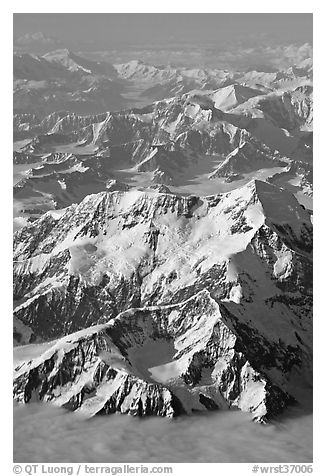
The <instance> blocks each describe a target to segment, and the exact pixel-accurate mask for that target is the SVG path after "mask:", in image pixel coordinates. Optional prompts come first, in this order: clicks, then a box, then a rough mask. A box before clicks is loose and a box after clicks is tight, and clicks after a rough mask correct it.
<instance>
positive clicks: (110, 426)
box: [14, 403, 312, 463]
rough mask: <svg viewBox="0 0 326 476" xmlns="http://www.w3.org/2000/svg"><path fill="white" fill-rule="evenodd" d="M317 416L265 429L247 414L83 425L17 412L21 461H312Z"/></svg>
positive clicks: (53, 413)
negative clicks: (312, 445) (252, 420)
mask: <svg viewBox="0 0 326 476" xmlns="http://www.w3.org/2000/svg"><path fill="white" fill-rule="evenodd" d="M311 441H312V416H311V415H308V416H300V415H296V413H293V411H292V414H289V417H288V418H286V419H283V420H282V422H281V423H278V424H276V425H258V424H255V423H252V422H251V421H250V417H249V416H248V415H246V414H242V413H240V412H231V413H230V412H227V413H225V412H217V413H214V414H209V415H207V414H205V415H202V416H199V415H196V416H195V417H186V418H179V419H176V420H172V421H170V420H167V419H161V418H148V419H135V418H133V417H130V416H118V415H112V416H103V417H96V418H93V419H91V420H84V419H82V418H80V417H77V415H76V414H72V413H67V412H66V411H64V410H62V409H60V408H55V407H52V406H47V405H41V404H37V403H32V404H29V405H26V406H15V407H14V461H15V462H22V461H23V462H26V463H27V462H28V463H33V462H34V463H35V462H38V463H47V462H52V463H54V462H67V463H73V462H76V463H77V462H89V463H95V462H97V463H101V462H110V463H116V462H122V463H124V462H145V463H146V462H148V463H149V462H162V463H167V462H203V463H208V462H215V463H223V462H224V463H227V462H240V463H246V462H266V461H268V462H292V461H295V462H297V463H299V462H309V461H311V460H312V448H311Z"/></svg>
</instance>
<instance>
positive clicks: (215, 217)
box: [14, 181, 312, 414]
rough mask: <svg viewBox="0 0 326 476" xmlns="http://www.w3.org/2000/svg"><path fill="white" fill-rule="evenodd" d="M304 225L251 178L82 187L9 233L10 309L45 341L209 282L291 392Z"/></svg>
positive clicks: (302, 298)
mask: <svg viewBox="0 0 326 476" xmlns="http://www.w3.org/2000/svg"><path fill="white" fill-rule="evenodd" d="M311 232H312V226H311V222H310V217H309V214H308V213H307V212H306V211H305V210H304V209H303V208H302V206H300V205H299V204H298V202H297V201H296V199H295V198H294V197H293V195H291V194H290V193H288V192H286V191H285V190H281V189H279V188H277V187H274V186H272V185H268V184H267V183H264V182H259V181H253V182H251V183H250V184H248V185H246V186H245V187H243V188H241V189H236V190H234V191H232V192H229V193H227V194H221V195H218V196H212V197H206V198H203V197H201V198H199V197H188V198H186V197H178V196H175V195H171V194H164V193H162V194H161V193H157V192H154V191H152V192H149V191H148V192H136V191H127V192H111V193H102V194H99V195H93V196H89V197H86V198H85V199H84V201H83V202H82V203H81V204H79V205H74V206H72V207H70V208H68V209H67V210H66V211H65V212H64V213H63V214H60V215H59V216H55V215H53V214H51V212H49V213H47V214H45V215H44V216H43V217H41V218H40V219H39V220H37V221H36V222H34V225H31V226H29V227H26V228H23V229H22V230H20V231H18V232H17V233H16V234H15V257H14V260H15V263H14V273H15V278H14V283H15V298H16V300H18V303H17V306H16V308H15V312H14V314H15V318H16V319H17V320H18V322H21V323H23V325H24V326H27V327H28V328H30V329H31V334H32V338H35V336H36V337H37V338H41V339H42V340H48V339H53V338H57V337H60V336H62V335H67V334H71V333H72V332H75V331H78V330H79V329H84V328H85V327H88V326H90V325H93V324H100V323H102V322H107V320H109V319H114V318H115V316H117V315H118V314H119V312H123V311H124V310H127V309H128V308H131V307H137V308H139V307H144V306H148V305H157V306H166V305H170V304H173V303H175V304H178V303H180V302H183V301H185V300H187V299H190V298H192V296H194V295H195V294H196V293H200V292H201V291H203V290H206V291H205V292H209V293H210V296H211V298H212V299H213V300H215V301H217V302H221V301H222V303H223V306H224V307H225V308H226V309H227V311H228V312H229V313H230V316H231V317H230V318H229V321H228V322H229V326H230V327H229V328H230V329H231V330H232V332H234V333H236V335H238V336H240V337H239V338H241V339H242V346H241V349H242V350H241V352H242V351H243V352H253V359H254V360H253V362H254V364H253V365H254V368H255V370H256V371H262V372H263V374H264V375H266V376H267V377H268V378H269V379H271V382H273V385H276V386H278V388H282V390H283V391H285V392H287V393H288V394H289V395H292V396H294V397H295V398H298V395H297V391H298V389H296V390H295V389H293V386H292V383H291V382H292V380H293V379H294V378H295V376H296V375H297V374H298V373H299V374H300V375H301V379H302V383H301V384H300V385H299V388H300V387H301V386H302V385H303V386H307V385H308V386H309V385H310V383H309V382H311V341H310V333H311V302H312V289H311V270H312V258H311V251H312V241H311V239H312V237H311ZM49 323H51V325H50V326H49ZM33 335H34V337H33ZM30 336H31V335H30ZM16 338H18V339H19V334H18V333H16ZM23 339H24V336H21V337H20V340H21V342H24V340H23ZM29 339H30V337H29ZM249 348H251V349H252V351H249ZM128 388H129V387H128ZM299 394H300V392H299ZM264 398H265V397H264ZM284 398H285V397H284ZM286 398H287V397H286ZM286 398H285V400H284V399H283V397H281V399H280V402H281V401H283V402H285V401H286ZM280 402H279V403H280ZM280 405H281V407H282V405H283V404H281V403H280ZM204 406H205V405H204ZM267 406H268V405H267ZM114 408H116V407H114ZM126 411H129V410H126ZM268 411H269V410H268V409H267V413H268ZM159 414H160V413H159Z"/></svg>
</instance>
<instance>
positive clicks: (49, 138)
mask: <svg viewBox="0 0 326 476" xmlns="http://www.w3.org/2000/svg"><path fill="white" fill-rule="evenodd" d="M232 88H233V87H232ZM232 88H231V87H228V88H223V89H225V90H226V92H227V96H226V98H227V97H228V94H229V92H230V91H231V90H232ZM245 91H246V89H245ZM221 92H222V90H220V91H219V92H218V93H219V94H220V93H221ZM308 93H309V94H310V90H307V94H308ZM252 94H253V93H252V92H251V90H250V94H249V96H251V95H252ZM309 94H308V96H307V101H308V102H307V104H306V103H305V102H303V103H302V102H300V101H301V100H302V97H306V96H305V93H304V95H303V96H302V95H301V96H300V95H299V97H300V98H301V99H300V101H299V102H297V92H296V91H294V92H293V95H294V97H295V98H296V99H295V100H293V105H292V106H293V111H292V113H291V114H292V116H293V118H294V117H296V118H297V119H296V121H299V119H298V118H299V117H300V118H301V119H300V121H301V122H300V124H301V125H302V124H303V123H304V121H305V119H307V120H308V118H309V117H310V112H309V111H310V109H309V107H310V106H308V104H309V101H310V99H309V97H310V96H309ZM214 97H215V96H214V94H213V95H212V94H211V93H210V92H209V93H207V92H206V93H201V94H199V93H190V94H185V95H183V96H181V97H175V98H171V99H168V100H163V101H159V102H156V103H153V104H151V105H148V106H146V107H144V108H140V109H138V108H134V109H128V110H125V111H121V112H117V113H104V114H100V115H94V116H93V115H91V116H80V115H76V114H69V113H67V112H60V113H52V114H51V115H49V116H47V117H45V118H44V119H42V120H41V122H37V119H36V118H35V116H30V117H26V115H23V116H22V117H21V120H22V122H20V120H19V115H16V116H15V118H14V121H15V128H16V131H17V132H16V134H18V136H17V137H18V138H21V139H23V138H26V136H27V137H31V136H35V137H34V138H33V139H31V140H26V143H25V145H24V146H23V147H22V148H21V150H20V151H18V152H15V153H14V161H16V163H17V162H18V163H20V164H22V163H24V162H25V163H33V161H34V163H39V162H41V163H43V162H44V160H47V161H48V158H47V157H48V155H49V154H55V153H56V154H62V157H63V158H64V157H66V155H67V153H68V152H59V151H62V150H67V151H69V152H70V153H71V152H73V153H74V155H78V157H79V160H80V162H81V164H82V162H83V160H84V159H83V155H84V156H85V160H86V161H87V166H86V168H87V172H86V170H84V171H83V173H81V172H80V173H78V177H79V178H80V181H81V182H85V181H87V177H88V176H90V179H91V181H92V183H94V186H93V188H92V187H91V186H89V187H88V188H87V190H86V189H85V190H84V191H82V192H81V191H80V186H79V181H78V182H76V187H75V189H76V190H74V189H73V188H74V187H72V189H71V193H70V195H69V197H67V199H64V196H63V194H62V185H61V182H62V179H63V172H62V169H61V166H59V165H58V166H57V168H56V167H54V172H56V175H54V176H53V177H52V179H53V180H54V181H53V180H52V179H51V180H52V181H53V186H52V185H51V186H50V187H48V184H49V178H47V177H45V176H44V179H41V178H39V179H38V180H37V181H36V180H35V178H34V175H35V174H34V172H33V171H31V172H28V173H27V175H26V176H25V178H24V180H23V181H22V183H20V184H17V185H16V186H15V196H16V197H17V200H18V198H19V196H20V197H23V199H24V202H27V203H22V200H21V201H20V202H19V203H20V205H19V206H20V207H21V211H22V213H25V212H24V210H35V211H36V210H39V212H40V210H41V211H43V212H44V211H47V210H48V209H51V208H62V207H65V206H67V205H70V204H71V203H73V202H74V201H80V200H81V199H82V198H83V197H84V196H85V195H86V194H87V193H97V192H99V191H101V190H105V189H106V181H107V180H111V179H116V180H118V181H119V182H124V180H125V177H127V185H128V186H131V187H133V186H134V187H136V188H139V187H147V186H150V185H151V184H152V183H157V184H165V185H169V186H174V187H175V189H174V190H173V191H174V192H179V191H180V192H181V193H182V192H184V189H183V187H184V185H187V183H189V181H195V179H196V174H197V175H199V176H201V178H200V180H201V181H202V182H203V183H205V182H206V183H207V182H209V181H210V180H215V179H217V182H216V188H215V190H216V189H217V190H219V188H220V187H221V184H223V181H224V183H230V182H232V181H236V182H237V181H239V180H247V181H248V180H250V179H251V178H252V177H253V176H252V174H253V173H256V172H259V171H260V170H263V171H264V170H265V171H266V172H265V174H267V175H266V177H267V176H268V174H270V175H273V174H274V173H281V172H285V171H286V169H287V167H288V166H289V164H290V163H291V161H293V160H295V161H296V163H297V169H299V168H300V167H301V165H300V164H301V163H302V162H303V161H304V162H307V161H308V162H309V161H310V160H311V154H312V149H311V147H310V143H309V140H310V139H309V138H310V136H307V135H306V134H312V133H311V132H308V131H301V129H300V127H301V126H300V127H299V126H298V127H299V129H300V130H297V129H295V130H293V128H292V126H291V127H290V126H289V127H290V129H291V131H292V132H290V131H287V132H285V129H281V128H276V126H275V119H273V118H272V117H271V114H270V113H269V114H267V113H266V117H265V116H264V114H265V112H264V108H263V107H262V109H259V108H258V106H259V104H260V102H258V103H257V104H256V103H255V104H254V106H255V107H254V108H253V109H250V111H251V113H250V114H251V115H250V116H249V117H248V115H247V109H248V108H249V106H248V104H249V103H250V104H251V102H250V101H252V100H253V99H255V100H256V98H257V96H255V97H250V98H249V100H248V101H245V102H242V103H241V104H239V105H238V106H237V107H235V108H233V109H228V111H227V112H224V111H222V110H220V109H216V107H215V104H214ZM219 97H220V96H219ZM258 97H261V96H258ZM281 98H283V95H282V96H281ZM215 99H216V97H215ZM274 100H275V101H276V103H275V104H277V107H278V109H279V107H280V104H283V102H282V101H281V102H280V101H279V96H277V95H276V96H275V95H271V97H270V99H269V101H270V102H272V103H273V101H274ZM245 104H247V106H246V108H244V113H243V114H242V113H241V111H240V112H239V110H238V109H239V107H240V106H242V107H244V105H245ZM262 104H265V103H264V102H263V103H262ZM291 104H292V103H291ZM305 104H306V106H307V107H305ZM292 106H291V107H292ZM284 107H285V106H284ZM288 107H289V106H287V108H288ZM307 108H308V109H307ZM286 110H287V109H286ZM301 112H302V114H303V115H302V117H301ZM278 114H281V112H280V111H279V112H278ZM287 114H289V112H288V111H287ZM258 116H259V118H258ZM292 116H291V117H292ZM284 117H287V116H286V115H285V116H284ZM284 120H285V119H284ZM293 120H294V119H293ZM255 121H259V122H255ZM308 122H309V121H308ZM271 131H272V132H273V134H271V135H270V132H271ZM275 131H276V132H275ZM265 136H266V137H267V136H268V142H269V146H267V145H266V143H265V142H264V140H265ZM263 139H264V140H263ZM307 141H308V148H307V147H306V145H307ZM279 144H283V148H284V150H285V151H286V152H289V154H287V155H284V154H282V153H281V152H279V151H278V150H275V147H276V146H278V145H279ZM282 150H283V149H282ZM300 150H303V153H300ZM245 151H246V152H245ZM291 151H292V152H291ZM292 155H294V156H295V159H291V156H292ZM99 156H101V157H103V167H104V169H105V170H106V171H107V172H106V173H107V177H105V175H103V174H102V176H101V177H100V180H96V181H95V182H94V180H93V177H94V176H96V175H97V163H98V160H99ZM91 157H93V158H94V161H92V160H91ZM300 157H301V158H302V160H298V159H300ZM92 164H94V165H92ZM303 165H304V164H303ZM38 167H39V164H38ZM82 169H85V167H82ZM93 169H94V170H93ZM121 169H123V170H127V171H128V172H127V174H126V173H124V172H122V173H121ZM294 170H295V169H294V168H292V171H294ZM269 171H270V172H269ZM58 173H60V176H59V175H58ZM37 174H38V175H39V173H38V172H37ZM133 176H134V177H135V178H136V183H135V184H133V182H135V180H134V179H133V178H132V177H133ZM292 178H293V180H297V182H296V183H297V184H298V185H297V186H296V187H297V190H298V191H299V192H302V193H303V194H308V195H309V197H311V195H312V174H306V178H305V180H306V182H305V183H303V182H301V181H300V174H297V175H295V176H294V177H291V178H289V180H292ZM71 179H72V176H71V174H70V172H69V176H68V177H67V176H66V177H65V179H64V181H66V182H67V183H70V182H71ZM220 179H222V180H220ZM224 179H225V180H224ZM128 180H129V181H128ZM139 182H142V183H141V184H139ZM51 183H52V182H51ZM235 186H236V183H235V184H234V186H233V188H234V187H235ZM282 186H285V187H288V188H289V189H290V190H291V191H294V190H295V189H294V187H293V185H292V184H290V183H287V182H286V180H284V181H283V184H282ZM180 187H181V188H180ZM22 188H24V192H23V195H22ZM210 189H211V190H214V187H213V185H211V186H210ZM28 190H29V191H30V192H29V195H30V199H29V198H28V196H27V195H28ZM44 190H46V193H47V196H45V197H44ZM51 190H52V191H51ZM86 192H87V193H86ZM197 193H198V192H197ZM199 193H200V192H199ZM208 193H209V192H208ZM26 194H27V195H26ZM49 195H50V196H49ZM64 195H65V194H64ZM74 195H75V198H74ZM35 197H36V198H35ZM37 197H39V198H37ZM42 200H43V202H44V204H43V207H42ZM36 216H38V215H37V213H33V214H31V219H34V218H35V217H36Z"/></svg>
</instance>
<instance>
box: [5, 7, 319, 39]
mask: <svg viewBox="0 0 326 476" xmlns="http://www.w3.org/2000/svg"><path fill="white" fill-rule="evenodd" d="M38 31H42V32H43V33H45V34H47V35H49V36H54V37H57V38H58V39H60V40H62V41H64V42H68V43H69V42H80V43H93V45H94V47H108V46H110V45H114V44H119V43H124V44H134V43H154V44H155V43H161V42H165V41H169V42H172V43H179V42H199V43H210V42H214V43H218V42H220V43H223V44H224V43H228V42H229V41H239V40H241V39H243V38H247V39H249V40H250V39H252V41H255V39H256V40H257V39H258V41H259V38H262V37H264V36H266V37H268V38H271V39H273V38H274V39H275V40H276V41H278V42H280V43H292V42H293V43H300V42H301V43H304V42H310V43H311V42H312V14H298V13H267V14H266V13H225V14H222V13H127V14H126V13H100V14H98V13H92V14H90V13H84V14H83V13H58V14H57V13H36V14H35V13H15V14H14V36H21V35H24V34H25V33H34V32H38Z"/></svg>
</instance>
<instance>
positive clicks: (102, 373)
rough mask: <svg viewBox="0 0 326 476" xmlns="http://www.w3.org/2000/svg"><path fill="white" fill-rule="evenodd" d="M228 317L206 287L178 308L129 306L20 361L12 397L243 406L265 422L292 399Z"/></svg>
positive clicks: (66, 402) (88, 410) (76, 404)
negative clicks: (266, 371) (259, 363)
mask: <svg viewBox="0 0 326 476" xmlns="http://www.w3.org/2000/svg"><path fill="white" fill-rule="evenodd" d="M231 321H232V317H231V316H230V313H229V312H228V311H227V310H226V309H225V307H224V306H223V305H221V304H220V305H219V304H218V303H217V302H215V301H214V300H213V299H212V298H211V296H210V294H209V293H208V292H207V291H205V290H204V291H201V292H200V293H198V294H197V295H195V296H194V297H192V298H190V299H189V300H187V301H185V302H183V303H180V304H177V305H172V306H159V307H149V308H142V309H130V310H128V311H125V312H123V313H121V314H119V315H118V316H117V317H116V318H115V319H113V320H112V321H110V322H109V323H108V324H104V325H101V326H93V327H90V328H88V329H86V330H83V331H80V332H77V333H76V334H72V335H70V336H68V337H65V338H63V339H61V340H59V341H58V342H57V343H56V344H55V345H54V346H53V347H51V348H50V349H49V350H48V351H46V352H45V353H44V354H43V355H42V356H40V357H39V358H37V359H35V360H33V361H30V362H28V363H23V364H22V365H20V366H18V367H17V369H16V372H15V380H14V393H15V397H16V399H17V400H18V401H22V402H28V401H30V400H33V399H35V398H37V399H41V400H43V401H51V402H52V403H55V404H56V405H62V406H64V407H66V408H69V409H71V410H75V411H79V412H82V413H85V414H87V415H89V416H92V415H95V414H103V413H106V414H107V413H114V412H121V413H129V414H131V415H140V416H145V415H158V416H166V417H173V416H177V415H180V414H182V413H191V412H193V411H196V410H197V411H200V410H202V411H205V410H217V409H219V408H223V409H226V408H240V409H241V410H244V411H250V412H252V414H253V417H254V418H255V419H256V420H258V421H263V420H264V419H266V418H268V417H271V416H273V415H275V414H276V413H278V412H279V411H281V410H282V408H283V407H284V406H285V405H286V404H287V403H289V402H290V401H291V398H290V396H289V395H288V394H287V393H286V392H284V391H282V390H281V389H280V388H278V387H277V386H275V385H274V384H273V383H272V382H271V381H270V380H269V378H267V377H266V375H265V374H264V372H260V371H259V370H257V367H256V365H255V363H253V364H252V363H251V359H248V354H247V353H246V351H242V350H240V348H242V349H243V348H244V344H245V343H244V342H241V341H242V339H241V337H238V335H237V333H234V332H233V331H232V330H231V328H230V323H231ZM253 344H254V341H253ZM252 360H253V362H254V358H253V359H252ZM253 365H254V367H256V369H255V368H254V367H253Z"/></svg>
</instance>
